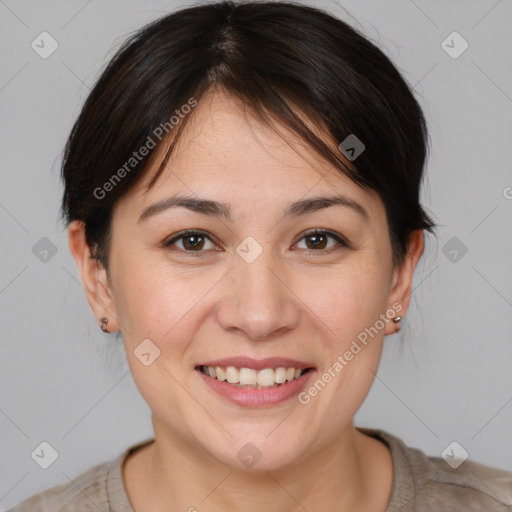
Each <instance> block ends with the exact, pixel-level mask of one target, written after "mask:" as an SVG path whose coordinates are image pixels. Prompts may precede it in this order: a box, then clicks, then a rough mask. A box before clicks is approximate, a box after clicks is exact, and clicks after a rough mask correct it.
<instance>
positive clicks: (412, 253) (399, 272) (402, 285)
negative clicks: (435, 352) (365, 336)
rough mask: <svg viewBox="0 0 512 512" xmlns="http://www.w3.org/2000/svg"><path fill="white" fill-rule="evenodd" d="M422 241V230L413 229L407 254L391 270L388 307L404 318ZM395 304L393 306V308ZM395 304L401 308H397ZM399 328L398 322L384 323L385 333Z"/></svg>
mask: <svg viewBox="0 0 512 512" xmlns="http://www.w3.org/2000/svg"><path fill="white" fill-rule="evenodd" d="M423 249H424V241H423V230H422V229H417V230H415V231H413V232H412V233H411V235H410V237H409V242H408V244H407V254H406V256H405V258H404V261H403V262H402V264H401V265H400V266H399V267H397V268H395V270H394V271H393V281H392V284H391V291H390V295H389V299H388V308H390V309H395V308H396V316H400V317H402V318H404V316H405V314H406V313H407V310H408V308H409V303H410V301H411V286H412V278H413V274H414V269H415V268H416V265H417V263H418V261H419V259H420V257H421V255H422V254H423ZM393 304H395V308H393V307H392V306H393ZM397 304H400V305H401V306H402V308H401V309H400V310H398V308H397ZM398 330H400V324H399V323H398V324H397V323H395V322H393V321H390V322H388V323H387V324H386V329H385V335H388V334H394V333H395V332H397V331H398Z"/></svg>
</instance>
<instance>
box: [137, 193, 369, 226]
mask: <svg viewBox="0 0 512 512" xmlns="http://www.w3.org/2000/svg"><path fill="white" fill-rule="evenodd" d="M332 206H341V207H343V208H349V209H351V210H353V211H355V212H356V213H358V214H359V215H360V216H361V217H363V219H364V220H365V221H369V219H370V216H369V214H368V212H367V211H366V209H365V208H364V207H363V206H362V205H361V204H359V203H358V202H357V201H354V200H353V199H350V198H349V197H347V196H344V195H336V196H328V197H312V198H310V199H302V200H300V201H296V202H294V203H291V204H289V205H288V206H287V207H286V209H285V211H284V217H298V216H302V215H307V214H308V213H312V212H316V211H319V210H323V209H325V208H329V207H332ZM179 207H182V208H187V209H188V210H191V211H193V212H196V213H200V214H202V215H208V216H210V217H224V218H225V219H227V220H229V221H231V220H232V218H231V208H230V205H229V204H228V203H220V202H217V201H212V200H209V199H197V198H194V197H187V196H176V195H175V196H171V197H169V198H166V199H163V200H161V201H158V202H156V203H154V204H152V205H150V206H148V207H147V208H145V209H144V211H143V212H142V214H141V216H140V217H139V220H138V221H137V222H141V221H143V220H145V219H148V218H150V217H153V216H155V215H158V214H160V213H162V212H164V211H166V210H169V209H170V208H179Z"/></svg>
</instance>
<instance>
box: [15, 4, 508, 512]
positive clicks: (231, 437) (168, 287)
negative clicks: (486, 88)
mask: <svg viewBox="0 0 512 512" xmlns="http://www.w3.org/2000/svg"><path fill="white" fill-rule="evenodd" d="M427 140H428V137H427V128H426V125H425V120H424V117H423V114H422V111H421V108H420V107H419V105H418V103H417V101H416V100H415V98H414V97H413V94H412V93H411V90H410V88H409V87H408V85H407V84H406V82H405V81H404V80H403V78H402V77H401V76H400V74H399V72H398V71H397V70H396V68H395V67H394V66H393V64H392V63H391V62H390V60H389V59H388V58H387V57H386V56H385V55H384V54H383V53H382V52H381V51H380V50H379V49H378V48H376V47H375V46H374V45H373V44H372V43H370V42H369V41H368V40H366V39H365V38H364V37H363V36H362V35H360V34H359V33H358V32H356V31H355V30H354V29H352V28H351V27H349V26H348V25H347V24H345V23H344V22H342V21H340V20H337V19H335V18H333V17H332V16H330V15H329V14H327V13H325V12H323V11H320V10H317V9H314V8H312V7H307V6H304V5H300V4H294V3H288V2H252V3H240V4H234V3H232V2H218V3H213V2H209V3H207V4H205V5H199V6H195V7H191V8H186V9H182V10H180V11H178V12H175V13H173V14H170V15H168V16H165V17H163V18H161V19H159V20H157V21H155V22H153V23H151V24H149V25H148V26H146V27H144V28H142V29H141V30H140V31H139V32H138V33H137V34H135V36H133V37H132V38H131V39H130V40H128V41H127V43H126V44H125V45H124V46H123V47H122V48H121V49H120V51H119V52H118V53H117V54H116V56H115V57H114V58H113V59H112V61H111V62H110V63H109V65H108V67H107V68H106V70H105V71H104V73H103V74H102V76H101V77H100V78H99V80H98V82H97V83H96V85H95V87H94V89H93V90H92V92H91V94H90V95H89V97H88V98H87V101H86V103H85V105H84V107H83V110H82V112H81V114H80V116H79V119H78V120H77V122H76V124H75V126H74V127H73V130H72V133H71V135H70V138H69V140H68V143H67V146H66V151H65V155H64V160H63V167H62V175H63V179H64V184H65V191H64V198H63V205H62V211H63V214H64V217H65V220H66V223H67V226H68V233H69V244H70V250H71V252H72V254H73V257H74V259H75V261H76V263H77V266H78V268H79V270H80V273H81V277H82V281H83V284H84V287H85V290H86V293H87V298H88V301H89V304H90V306H91V309H92V310H93V312H94V314H95V316H96V317H97V319H98V325H99V326H100V327H101V329H102V330H103V331H104V332H110V333H114V332H120V333H121V335H122V339H123V343H124V347H125V350H126V354H127V358H128V362H129V365H130V369H131V372H132V375H133V378H134V380H135V382H136V384H137V387H138V389H139V390H140V393H141V394H142V396H143V397H144V399H145V400H146V402H147V403H148V405H149V407H150V408H151V411H152V422H153V427H154V434H155V435H154V438H152V439H148V440H145V441H143V442H141V443H138V444H137V445H134V446H131V447H129V448H128V449H127V450H126V451H125V452H124V453H122V454H121V455H120V456H119V457H118V458H116V459H115V460H113V461H109V462H105V463H104V464H100V465H98V466H95V467H93V468H91V469H90V470H89V471H87V472H86V473H84V474H82V475H80V476H79V477H77V478H75V479H74V482H73V483H70V484H64V485H61V486H57V487H54V488H52V489H48V490H46V491H44V492H42V493H40V494H37V495H35V496H33V497H32V498H30V499H28V500H26V501H24V502H23V503H21V504H20V505H19V506H18V507H15V508H14V509H13V510H14V511H16V512H21V511H25V510H26V511H28V510H30V511H38V510H52V511H58V510H63V511H64V510H80V511H85V510H104V511H108V510H111V511H121V510H123V511H126V510H130V511H135V512H142V511H149V510H155V511H156V510H162V511H164V510H165V511H171V510H184V511H185V510H188V511H194V510H208V511H225V510H230V509H234V510H237V509H242V508H243V510H246V511H247V510H248V511H261V510H284V511H295V510H307V511H310V512H313V511H319V510H333V511H334V510H336V511H339V510H357V511H368V512H384V511H386V512H398V511H401V512H406V511H410V512H412V511H416V512H417V511H432V512H434V511H435V512H439V511H443V512H444V511H456V510H457V511H458V510H482V511H484V510H485V511H498V510H499V511H505V510H510V506H511V505H512V474H511V473H508V472H505V471H503V470H498V469H493V468H490V467H487V466H483V465H481V464H478V463H475V462H471V461H465V462H464V463H462V464H459V465H457V464H451V465H450V464H447V462H445V461H444V460H443V459H441V458H436V457H429V456H427V455H426V454H424V453H423V452H421V451H419V450H416V449H414V448H410V447H407V446H405V445H404V443H403V442H402V441H401V440H400V439H399V438H397V437H395V436H393V435H391V434H390V433H387V432H384V431H381V430H370V429H363V428H355V427H354V423H353V417H354V414H355V413H356V411H357V410H358V409H359V407H360V406H361V404H362V403H363V401H364V399H365V397H366V395H367V393H368V391H369V389H370V387H371V385H372V382H373V379H374V376H375V373H376V372H377V368H378V365H379V360H380V356H381V352H382V345H383V340H384V337H385V336H387V335H392V334H394V333H395V332H397V330H398V329H399V328H400V322H401V320H402V318H403V317H404V316H405V315H406V314H407V310H408V307H409V302H410V298H411V283H412V277H413V273H414V269H415V267H416V265H417V263H418V261H419V259H420V257H421V255H422V253H423V249H424V240H423V233H424V230H427V231H430V232H433V230H434V226H435V225H434V222H433V221H432V220H431V219H430V218H429V216H428V215H427V213H426V212H425V211H424V209H423V208H422V206H421V205H420V203H419V192H420V186H421V182H422V177H423V167H424V163H425V157H426V152H427ZM455 466H456V467H455Z"/></svg>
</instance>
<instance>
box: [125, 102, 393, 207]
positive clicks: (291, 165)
mask: <svg viewBox="0 0 512 512" xmlns="http://www.w3.org/2000/svg"><path fill="white" fill-rule="evenodd" d="M303 120H304V121H305V122H306V124H307V125H308V127H310V128H312V129H313V130H314V131H315V132H316V133H317V134H320V132H319V130H318V129H316V128H315V127H314V125H313V124H312V123H311V121H309V120H307V119H305V118H304V117H303ZM174 129H176V127H175V128H174ZM171 136H172V133H171ZM170 141H171V139H170V138H169V140H168V141H166V144H161V145H160V146H158V147H157V148H156V149H155V150H153V154H152V155H151V160H150V163H149V165H148V168H147V169H146V172H145V175H144V176H143V178H142V179H141V180H140V181H139V182H138V183H137V185H136V186H135V188H134V189H133V191H131V192H130V193H129V195H127V196H125V198H123V200H121V201H120V202H119V203H124V204H125V206H126V204H129V207H130V210H131V211H135V210H137V212H140V211H141V210H142V209H143V208H144V206H145V205H147V204H150V203H152V202H154V201H157V200H159V199H162V198H163V197H166V196H168V195H169V194H176V193H186V194H187V195H192V196H196V197H205V198H209V199H215V200H218V201H222V202H227V203H231V204H233V209H234V210H236V209H237V208H238V207H240V208H244V207H247V208H248V207H249V206H251V207H252V209H255V208H256V209H259V208H268V206H269V205H270V204H272V205H275V204H280V205H281V204H284V203H286V204H288V203H289V202H291V201H294V200H297V199H301V198H307V197H308V196H317V195H334V194H336V193H342V194H344V195H347V196H350V197H351V198H353V199H354V200H355V201H357V202H359V203H361V204H362V205H363V206H364V207H365V209H367V210H368V212H369V213H370V215H371V214H372V210H373V211H374V212H375V214H377V215H378V214H380V213H382V207H383V205H382V204H379V203H380V200H379V198H378V196H377V195H376V194H375V193H373V191H365V190H363V189H361V188H360V187H359V186H358V185H356V184H355V183H354V182H353V181H352V180H350V179H349V178H348V177H347V176H345V175H344V174H343V173H342V172H341V171H340V170H339V169H337V168H335V167H334V166H333V165H332V164H330V163H329V162H327V161H326V160H325V159H323V158H322V157H321V155H319V154H318V153H317V152H316V151H314V150H312V149H311V148H310V147H308V146H307V145H306V143H305V142H304V141H303V140H302V139H301V138H300V137H299V136H298V135H296V134H295V133H293V132H291V131H289V130H288V129H286V128H284V127H283V126H282V125H281V124H277V123H276V125H275V127H274V129H272V128H271V127H269V126H268V125H266V124H264V123H262V122H261V121H260V120H257V119H255V118H254V117H253V116H252V115H251V114H250V113H249V112H247V111H246V110H245V109H243V108H242V106H241V105H240V103H239V102H237V101H235V100H234V99H233V98H231V97H229V96H226V95H225V94H223V93H215V94H209V95H207V96H205V97H203V98H202V100H201V102H199V103H198V105H197V106H196V107H194V111H193V115H192V117H191V118H190V119H189V120H188V122H187V125H186V127H185V128H184V131H183V132H182V134H181V136H180V138H179V140H178V142H177V144H176V146H175V147H174V149H173V152H172V153H171V155H170V157H169V160H168V162H167V164H166V167H165V168H164V170H163V171H162V174H161V175H160V177H159V178H158V180H157V181H156V182H155V183H154V184H153V186H152V188H151V189H149V190H147V184H148V183H149V182H150V180H151V178H152V177H153V176H154V174H155V172H156V170H157V169H158V167H159V164H160V162H161V161H162V160H163V158H164V155H165V151H166V150H167V148H168V145H169V143H170ZM340 157H341V158H342V159H344V157H343V156H342V155H340ZM346 164H347V167H349V168H350V167H351V164H350V162H348V161H346Z"/></svg>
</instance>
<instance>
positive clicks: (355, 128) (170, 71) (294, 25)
mask: <svg viewBox="0 0 512 512" xmlns="http://www.w3.org/2000/svg"><path fill="white" fill-rule="evenodd" d="M216 87H220V88H222V89H223V90H225V91H227V92H228V93H229V94H230V95H231V97H233V98H234V99H236V100H239V101H240V102H241V103H242V104H243V105H244V106H246V107H248V108H249V109H250V111H251V112H252V113H253V114H254V115H255V116H257V118H258V119H260V120H261V121H262V122H265V123H267V124H269V125H271V124H272V121H273V120H274V119H277V120H279V121H281V122H282V123H284V125H285V126H287V127H289V128H290V129H291V130H292V131H294V132H295V133H297V134H298V135H299V136H300V137H301V138H302V139H303V140H305V141H307V143H308V144H309V145H310V147H312V148H313V149H314V150H316V151H318V152H319V153H320V154H321V155H322V156H323V157H324V158H325V159H326V160H328V161H329V162H331V163H332V164H334V165H335V166H336V167H337V168H339V169H340V170H341V171H342V172H343V173H345V174H346V175H347V176H348V177H349V178H350V179H351V180H352V181H354V182H355V183H357V184H358V185H359V186H360V187H362V188H363V189H368V188H369V189H372V190H374V191H375V192H376V193H377V194H378V195H379V197H380V198H381V199H382V201H383V203H384V206H385V208H386V213H387V217H388V225H389V233H390V240H391V246H392V250H393V263H394V264H395V265H397V264H400V263H401V262H402V261H403V258H404V256H405V255H406V252H407V242H408V240H409V235H410V234H411V232H412V231H413V230H417V229H425V230H427V231H431V232H433V230H434V227H435V224H434V222H433V221H432V220H431V219H430V218H429V216H428V215H427V213H426V212H425V211H424V209H423V208H422V206H421V205H420V200H419V192H420V187H421V181H422V176H423V168H424V165H425V161H426V155H427V149H428V133H427V126H426V122H425V118H424V116H423V112H422V110H421V108H420V106H419V104H418V102H417V101H416V99H415V98H414V95H413V92H412V88H410V87H409V86H408V84H407V83H406V81H405V80H404V78H403V77H402V76H401V74H400V73H399V71H398V70H397V68H395V66H394V65H393V64H392V62H391V61H390V59H389V58H388V57H387V56H386V55H385V54H384V53H383V52H382V51H381V50H380V49H379V48H377V46H375V45H374V44H373V43H371V42H370V41H369V40H368V39H367V38H365V37H364V36H363V35H362V34H360V33H359V32H358V31H357V30H356V29H354V28H352V27H351V26H350V25H348V24H347V23H345V22H344V21H342V20H340V19H338V18H335V17H334V16H332V15H330V14H329V13H327V12H325V11H323V10H320V9H317V8H314V7H311V6H306V5H303V4H299V3H297V2H292V1H257V2H250V1H249V2H248V1H243V2H233V1H220V2H208V3H207V4H199V5H194V6H191V7H187V8H183V9H181V10H178V11H176V12H173V13H171V14H168V15H165V16H164V17H161V18H159V19H157V20H155V21H153V22H151V23H149V24H147V25H145V26H144V27H142V28H141V29H139V30H138V31H137V32H136V33H135V34H134V35H132V36H131V37H130V38H128V39H127V40H126V41H125V42H124V43H123V45H122V46H121V47H120V48H119V50H118V51H117V52H116V54H115V55H114V57H113V58H112V59H111V60H110V62H109V63H108V64H107V66H106V68H105V70H104V71H103V72H102V74H101V75H100V76H99V78H98V79H97V81H96V83H95V85H94V87H93V89H92V91H91V93H90V94H89V96H88V97H87V99H86V101H85V104H84V106H83V108H82V110H81V112H80V115H79V117H78V119H77V120H76V122H75V124H74V126H73V128H72V130H71V133H70V135H69V138H68V140H67V143H66V146H65V148H64V154H63V160H62V178H63V181H64V187H65V190H64V194H63V199H62V207H61V215H62V217H63V218H64V220H65V222H66V224H67V225H68V224H69V222H71V221H72V220H81V221H83V222H84V224H85V232H86V239H87V243H88V244H89V246H90V247H91V250H92V252H93V255H94V257H96V258H98V259H99V260H100V261H101V262H102V264H103V265H104V266H105V268H106V269H107V271H108V268H109V265H108V256H109V246H110V239H111V237H110V235H111V221H112V211H113V207H114V205H115V203H116V201H118V200H119V199H120V198H121V197H123V196H124V195H125V194H126V193H127V192H128V191H129V190H130V189H132V188H133V187H134V185H135V184H136V183H137V182H138V181H139V180H140V179H141V177H142V176H143V173H144V170H145V168H146V167H148V165H147V164H148V160H149V156H150V155H145V156H142V157H141V156H140V155H138V158H137V160H135V159H134V157H133V155H134V152H137V150H138V149H139V148H142V147H144V146H146V147H147V145H148V141H149V140H150V139H151V140H152V141H153V143H155V142H156V141H155V139H156V138H157V137H156V136H155V133H156V134H160V132H162V133H163V131H162V127H166V128H165V131H166V132H169V130H168V129H167V128H169V126H170V125H171V124H172V123H170V122H169V120H170V118H171V117H172V116H173V115H174V114H175V113H177V111H178V110H180V107H182V106H183V105H186V104H187V103H190V101H191V98H192V99H193V101H197V102H199V101H200V100H201V98H202V97H203V96H204V95H205V93H207V92H211V90H212V89H214V88H216ZM185 112H188V113H184V111H183V109H181V110H180V118H182V119H181V121H180V122H179V123H177V127H176V129H175V130H173V131H172V133H173V140H172V144H171V145H170V146H169V148H168V150H167V152H166V155H165V158H164V159H163V161H162V162H161V165H160V166H159V168H158V170H157V172H156V173H155V175H154V177H153V178H152V179H151V181H150V183H149V185H148V189H149V188H150V187H151V186H153V184H154V183H155V181H156V179H157V178H158V176H159V175H160V174H161V172H162V170H163V169H164V166H165V164H166V163H167V160H168V159H169V156H170V154H171V152H172V149H173V148H174V146H175V144H176V142H177V140H178V138H179V135H180V133H181V132H182V131H183V129H184V127H185V126H186V122H187V120H188V119H189V118H190V117H191V116H192V115H193V109H188V111H185ZM299 112H300V113H302V114H305V115H306V117H307V118H308V119H309V120H311V121H313V122H314V124H315V126H318V127H320V128H321V130H322V133H324V134H325V135H324V137H318V136H317V135H316V134H315V133H314V132H313V131H312V130H311V129H310V128H308V126H306V124H304V122H303V120H302V119H301V117H300V115H299ZM181 114H184V115H181ZM159 127H160V129H159ZM351 134H353V135H355V136H356V137H357V139H359V140H360V141H361V142H362V143H363V144H364V146H365V148H364V151H363V152H362V153H361V154H360V155H359V156H358V157H357V160H354V161H353V162H351V164H352V165H351V167H352V168H349V167H347V165H346V159H344V158H342V151H341V150H340V149H338V145H339V144H340V143H342V141H344V140H345V139H346V138H347V137H348V136H349V135H351ZM327 139H331V140H330V141H328V140H327ZM161 140H163V141H165V140H166V139H165V138H164V139H161ZM169 140H170V139H169ZM333 141H334V142H335V143H336V145H335V146H334V147H332V142H333ZM329 142H330V143H329ZM156 146H157V147H160V146H161V142H160V139H159V141H158V143H157V144H156ZM345 156H346V155H345ZM130 159H132V160H130ZM349 160H350V159H349ZM127 162H130V168H127ZM131 164H133V165H131ZM122 169H124V172H123V171H122ZM116 172H117V173H118V174H117V178H116V176H115V173H116ZM121 176H122V179H120V178H121ZM113 178H116V181H113ZM106 190H108V194H107V193H106V192H105V191H106ZM99 191H101V193H100V192H99Z"/></svg>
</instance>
